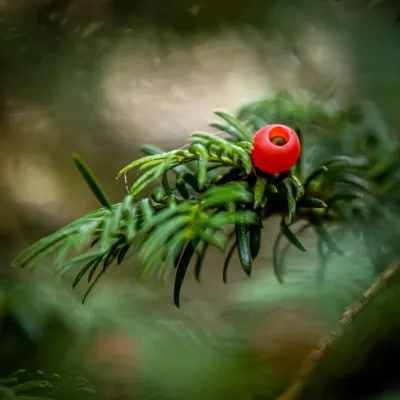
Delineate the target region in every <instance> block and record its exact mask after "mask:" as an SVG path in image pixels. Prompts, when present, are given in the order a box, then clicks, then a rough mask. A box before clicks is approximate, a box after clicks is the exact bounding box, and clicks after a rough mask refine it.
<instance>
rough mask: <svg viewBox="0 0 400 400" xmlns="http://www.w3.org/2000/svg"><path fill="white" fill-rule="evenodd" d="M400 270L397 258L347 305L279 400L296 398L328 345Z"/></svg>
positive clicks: (293, 399) (399, 261) (399, 262)
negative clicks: (333, 327)
mask: <svg viewBox="0 0 400 400" xmlns="http://www.w3.org/2000/svg"><path fill="white" fill-rule="evenodd" d="M399 271H400V260H396V261H395V262H394V263H393V264H391V265H390V266H389V267H388V268H386V270H385V271H384V272H382V273H381V274H380V275H379V276H378V277H377V278H376V279H375V281H374V282H373V283H372V285H371V286H370V287H369V288H368V289H367V290H366V291H365V292H364V293H363V294H362V295H361V297H360V298H359V299H358V300H357V301H356V302H354V303H353V304H351V305H349V306H347V307H346V308H345V310H344V312H343V314H342V316H341V318H340V321H339V326H338V328H337V329H336V330H335V331H333V332H331V333H330V334H329V335H328V336H327V337H325V338H324V339H322V340H321V342H320V343H319V344H318V345H317V347H316V348H315V349H314V350H313V351H312V352H311V353H310V354H309V355H308V356H307V358H306V359H305V361H304V363H303V366H302V368H301V370H300V373H299V375H298V376H297V378H296V380H295V381H294V382H293V383H292V385H291V386H289V388H288V389H287V390H286V391H285V392H284V393H283V394H282V395H281V396H279V397H278V398H277V400H295V399H296V398H297V397H298V396H299V395H300V394H301V392H302V390H303V389H304V387H305V385H306V383H307V380H308V378H309V377H310V376H311V375H312V373H313V372H314V371H315V370H316V368H317V366H318V362H319V361H320V360H321V359H322V358H323V356H324V355H325V353H326V351H327V349H328V347H329V346H330V345H331V344H332V343H333V342H334V341H335V340H336V339H337V338H338V337H339V336H340V335H342V334H343V332H344V331H345V329H346V328H347V326H348V325H350V324H351V323H352V322H353V321H354V319H355V318H356V317H357V315H358V314H359V313H360V312H361V311H362V310H363V309H364V308H365V306H366V305H367V304H368V303H369V302H370V301H371V300H372V299H373V298H374V297H375V296H376V295H377V294H378V293H379V292H380V291H381V290H382V289H383V288H384V287H385V286H386V284H387V283H388V282H389V280H390V279H391V278H393V276H394V275H395V274H396V273H397V272H399Z"/></svg>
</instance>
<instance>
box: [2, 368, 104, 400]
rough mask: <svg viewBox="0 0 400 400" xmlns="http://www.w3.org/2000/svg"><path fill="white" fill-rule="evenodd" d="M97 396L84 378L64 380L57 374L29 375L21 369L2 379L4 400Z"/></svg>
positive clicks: (62, 399)
mask: <svg viewBox="0 0 400 400" xmlns="http://www.w3.org/2000/svg"><path fill="white" fill-rule="evenodd" d="M96 394H97V392H96V391H95V390H94V389H93V388H92V387H91V385H90V383H89V381H88V380H87V379H86V378H82V377H69V378H62V377H61V376H60V375H58V374H55V373H53V374H45V373H44V372H43V371H37V372H35V373H29V372H27V371H25V370H22V369H21V370H18V371H16V372H14V373H13V374H11V375H9V376H8V377H6V378H0V399H2V400H45V399H46V400H50V399H54V400H56V399H57V400H64V399H65V400H67V399H71V398H74V399H82V400H84V399H93V398H94V395H96Z"/></svg>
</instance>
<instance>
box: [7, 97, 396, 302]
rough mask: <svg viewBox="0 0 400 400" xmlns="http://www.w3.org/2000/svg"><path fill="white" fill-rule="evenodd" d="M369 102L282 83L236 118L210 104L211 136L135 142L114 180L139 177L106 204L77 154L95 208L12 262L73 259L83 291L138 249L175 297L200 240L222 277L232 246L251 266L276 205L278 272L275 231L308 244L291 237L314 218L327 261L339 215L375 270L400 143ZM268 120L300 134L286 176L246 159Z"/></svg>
mask: <svg viewBox="0 0 400 400" xmlns="http://www.w3.org/2000/svg"><path fill="white" fill-rule="evenodd" d="M370 111H371V110H369V109H368V108H365V107H363V106H359V107H350V108H348V109H346V110H343V111H341V112H329V111H328V110H327V109H326V107H324V106H322V104H320V103H319V102H316V101H313V102H309V103H307V102H299V101H297V100H295V99H293V98H292V97H291V96H289V95H288V94H286V93H283V94H282V93H280V94H278V95H276V96H274V97H273V98H268V99H265V100H262V101H258V102H255V103H252V104H250V105H248V106H246V107H244V108H242V109H241V110H239V112H238V114H237V116H233V115H230V114H228V113H226V112H222V111H218V112H215V114H216V115H217V116H218V117H219V118H220V121H219V122H217V123H212V124H211V127H213V128H216V129H217V130H218V132H217V133H215V134H211V133H207V132H194V133H192V134H191V135H190V138H189V141H188V143H187V144H186V145H185V146H184V147H182V148H181V149H178V150H173V151H168V152H165V151H163V150H162V149H159V148H156V147H154V146H143V147H142V151H143V152H144V153H145V154H146V156H145V157H143V158H140V159H138V160H136V161H134V162H132V163H131V164H129V165H128V166H126V167H125V168H123V169H122V170H121V171H120V172H119V173H118V176H117V178H120V177H122V176H125V175H126V174H127V173H128V172H130V171H131V170H132V169H136V170H137V174H138V177H137V179H136V180H135V182H134V183H133V185H132V186H131V188H130V189H128V194H127V195H126V196H125V198H124V199H123V200H122V201H121V203H119V204H114V205H112V204H110V202H109V200H108V199H107V196H106V195H105V194H104V192H103V190H102V188H101V186H100V185H99V183H98V182H97V180H96V178H95V177H94V175H93V173H92V172H91V171H90V169H89V167H88V166H87V165H86V164H85V163H84V161H83V160H82V159H81V158H80V157H79V156H78V155H74V156H73V159H74V162H75V164H76V165H77V167H78V169H79V170H80V172H81V174H82V176H83V178H84V179H85V180H86V182H87V184H88V185H89V187H90V189H91V190H92V192H93V194H94V195H95V196H96V198H97V199H98V201H99V203H100V204H101V206H102V208H100V209H98V210H95V211H93V212H91V213H89V214H88V215H86V216H84V217H82V218H80V219H78V220H76V221H74V222H72V223H71V224H69V225H67V226H65V227H64V228H62V229H60V230H59V231H58V232H55V233H54V234H52V235H50V236H48V237H46V238H43V239H42V240H40V241H39V242H38V243H36V244H34V245H33V246H31V247H30V248H28V249H27V250H25V251H24V252H23V253H22V254H20V255H19V256H18V257H17V258H16V260H15V262H14V264H15V265H16V266H19V267H31V266H33V265H34V264H37V263H38V261H40V260H41V259H43V258H44V257H46V256H49V255H50V254H53V253H55V254H57V257H56V260H55V261H54V268H55V269H56V271H58V272H60V273H62V274H63V273H65V272H67V271H69V270H71V269H72V268H79V272H78V274H77V276H76V278H75V280H74V282H73V286H74V287H75V286H76V285H77V284H78V283H79V282H80V280H81V279H82V278H84V277H85V276H87V279H88V281H89V282H91V286H90V287H89V289H88V293H89V292H90V290H91V289H92V287H93V286H94V285H95V283H96V282H97V280H98V279H99V278H100V277H101V276H102V274H103V273H104V272H106V271H107V270H108V268H109V267H110V266H111V264H112V263H114V262H116V263H117V264H121V263H122V262H123V261H124V260H125V259H126V258H127V257H130V256H132V255H134V256H135V257H136V260H137V263H138V265H140V267H141V271H142V277H143V279H150V278H152V277H157V278H158V279H160V280H161V281H165V280H167V279H168V278H169V276H170V274H171V273H172V272H174V274H175V285H174V301H175V304H176V305H177V306H178V307H179V294H180V290H181V286H182V283H183V281H184V278H185V275H186V273H187V271H188V267H189V264H190V262H191V260H192V259H193V258H195V267H194V273H195V276H196V278H197V279H198V280H199V279H200V273H201V268H202V262H203V259H204V256H205V254H206V252H207V250H208V248H209V247H210V246H211V247H216V248H217V249H219V250H220V251H222V252H224V253H225V254H226V261H225V263H224V266H223V268H222V271H221V275H222V277H223V279H224V281H226V280H227V272H228V267H229V260H230V258H231V256H232V254H233V252H235V251H238V254H239V258H240V261H241V265H242V267H243V271H244V273H245V274H246V275H248V276H249V275H250V274H251V272H252V263H253V261H254V260H255V259H256V258H257V255H258V252H259V249H260V245H261V238H262V234H263V221H264V220H265V219H267V218H269V217H270V216H272V215H276V214H278V215H280V216H281V226H280V233H279V234H278V236H277V237H276V239H275V244H274V250H273V264H274V271H275V274H276V277H277V278H278V279H279V280H280V281H281V282H282V280H283V276H282V262H283V255H284V254H283V253H284V251H285V249H287V247H283V250H282V249H281V247H282V246H281V242H282V240H283V239H285V240H286V241H288V242H289V243H290V244H291V245H293V246H295V247H297V248H298V249H299V250H300V251H307V249H306V248H305V246H304V245H303V243H302V241H301V238H300V237H299V235H300V234H301V232H302V231H304V230H305V229H307V228H309V227H310V228H313V229H314V230H315V232H316V234H317V235H318V238H319V241H318V252H319V255H320V260H321V266H322V267H323V268H324V267H325V264H326V262H327V259H328V257H329V255H330V254H331V253H339V254H342V250H341V249H340V247H339V245H338V244H337V242H336V240H335V238H334V236H332V234H331V233H330V232H329V231H328V229H326V226H327V224H332V223H338V222H339V224H337V226H338V227H339V229H351V230H352V231H354V234H355V235H359V234H362V235H364V241H365V244H366V246H367V249H368V250H369V252H370V256H371V259H372V261H373V262H374V264H375V265H376V266H377V268H378V270H379V269H380V268H382V265H386V264H387V261H388V260H389V259H390V258H392V257H393V253H394V252H395V251H396V248H395V243H396V238H397V237H398V228H397V227H396V225H397V224H393V223H391V224H389V227H388V223H387V222H388V221H393V220H394V218H396V217H395V215H396V211H397V207H398V205H397V204H398V203H397V201H396V199H397V197H398V196H397V192H398V189H397V188H398V187H399V186H398V185H397V177H398V169H397V162H396V157H397V154H398V148H399V147H398V144H397V142H396V141H395V138H394V137H393V135H392V137H391V134H390V132H389V131H388V130H385V129H384V130H382V129H374V128H373V127H371V124H370V122H369V120H368V117H369V115H370ZM270 123H282V124H286V125H289V126H292V127H293V128H294V129H295V130H296V132H297V134H298V136H299V137H300V140H301V143H302V155H301V157H300V159H299V161H298V162H297V164H296V165H295V166H294V167H293V168H292V169H291V170H289V171H287V172H284V173H282V174H275V175H271V174H266V173H264V172H262V171H260V170H258V169H257V168H255V167H254V165H253V163H252V160H251V148H252V138H253V135H254V133H255V132H256V131H257V130H258V129H260V128H261V127H262V126H265V125H267V124H270ZM302 132H306V135H305V137H304V138H303V135H302ZM153 183H158V186H156V187H155V188H153V190H152V194H151V196H150V197H146V196H143V193H144V191H145V190H147V189H148V188H151V187H152V184H153ZM299 221H303V222H304V226H303V227H302V228H301V229H300V231H296V230H295V229H294V227H293V225H294V224H295V223H297V222H299ZM368 228H371V229H370V230H369V229H368ZM372 228H373V229H372ZM377 228H380V230H379V231H378V234H377V233H376V232H377V230H376V229H377ZM389 239H390V240H389ZM322 272H323V271H322ZM96 274H97V275H96ZM85 297H86V295H85Z"/></svg>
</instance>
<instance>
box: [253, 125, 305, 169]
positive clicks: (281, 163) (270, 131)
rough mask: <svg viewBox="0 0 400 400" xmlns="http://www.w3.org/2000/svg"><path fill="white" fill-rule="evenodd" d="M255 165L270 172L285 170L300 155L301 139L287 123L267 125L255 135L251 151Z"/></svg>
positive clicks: (290, 166)
mask: <svg viewBox="0 0 400 400" xmlns="http://www.w3.org/2000/svg"><path fill="white" fill-rule="evenodd" d="M251 157H252V159H253V163H254V165H255V166H256V167H257V168H259V169H260V170H261V171H264V172H267V173H269V174H279V173H281V172H285V171H287V170H289V169H290V168H292V167H293V165H295V164H296V162H297V160H298V159H299V157H300V140H299V137H298V136H297V134H296V132H295V131H294V130H293V129H291V128H289V127H288V126H286V125H278V124H274V125H267V126H264V128H261V129H260V130H259V131H258V132H257V133H256V134H255V136H254V140H253V149H252V152H251Z"/></svg>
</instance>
